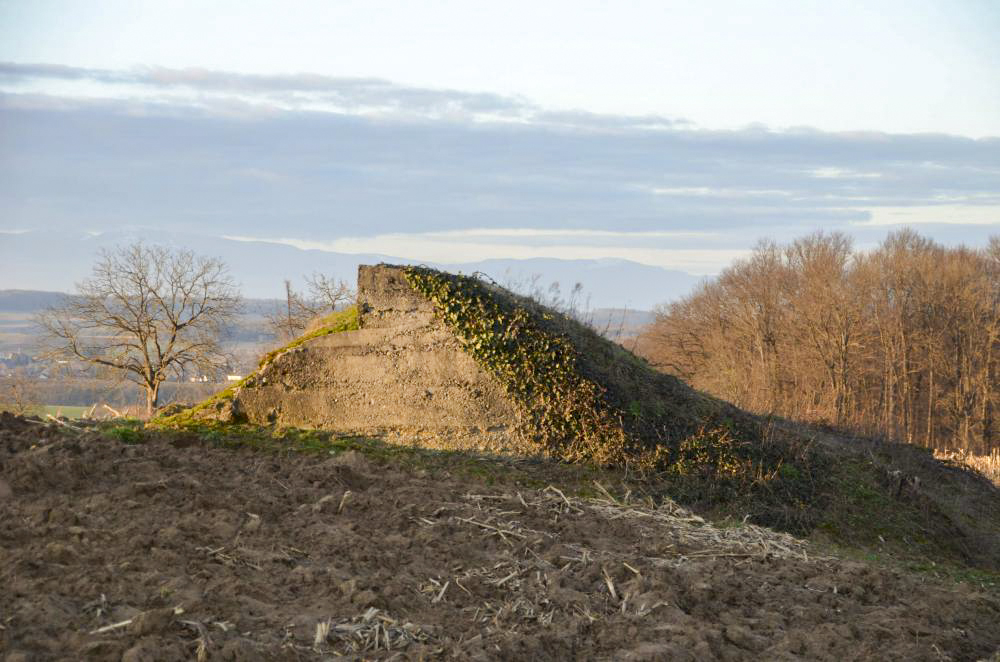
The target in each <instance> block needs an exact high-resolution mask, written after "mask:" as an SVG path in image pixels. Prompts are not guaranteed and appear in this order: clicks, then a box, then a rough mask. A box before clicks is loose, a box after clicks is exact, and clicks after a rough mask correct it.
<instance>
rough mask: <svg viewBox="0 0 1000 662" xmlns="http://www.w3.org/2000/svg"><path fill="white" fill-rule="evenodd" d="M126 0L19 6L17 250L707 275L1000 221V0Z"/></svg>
mask: <svg viewBox="0 0 1000 662" xmlns="http://www.w3.org/2000/svg"><path fill="white" fill-rule="evenodd" d="M97 6H98V5H95V4H94V3H89V2H72V1H68V2H46V1H39V0H35V1H32V2H27V1H26V2H10V1H6V2H0V62H2V63H3V64H0V246H2V242H3V238H2V237H3V234H4V233H12V232H23V231H32V230H54V231H57V232H72V231H79V232H111V231H115V230H116V229H120V228H123V227H132V228H134V227H156V228H159V229H176V230H177V231H179V232H187V233H190V232H196V233H203V234H210V235H213V236H228V237H239V238H257V239H267V240H272V241H280V242H283V243H288V244H290V245H295V246H300V247H308V248H323V249H327V250H335V251H341V252H377V253H383V254H390V255H400V256H402V257H407V258H411V259H426V260H434V261H439V262H457V261H471V260H479V259H486V258H490V257H542V256H546V257H562V258H614V257H617V258H624V259H630V260H634V261H637V262H641V263H644V264H651V265H656V266H664V267H669V268H677V269H682V270H685V271H688V272H691V273H697V274H708V273H713V272H715V271H717V270H718V269H719V268H720V267H721V266H723V265H725V264H726V263H727V262H728V261H729V260H731V259H732V258H733V257H737V256H739V255H742V254H744V253H745V252H746V251H747V249H749V248H750V247H751V246H752V245H753V243H754V242H755V241H756V240H757V239H758V238H760V237H764V236H769V237H773V238H776V239H779V240H782V239H789V238H792V237H795V236H799V235H801V234H804V233H806V232H810V231H812V230H815V229H818V228H823V229H830V230H844V231H846V232H849V233H850V234H852V235H853V236H854V237H856V239H857V241H858V243H859V245H862V246H865V245H870V244H872V243H874V242H876V241H878V240H879V239H881V237H883V236H884V235H885V233H886V231H887V230H890V229H894V228H897V227H901V226H902V225H912V226H913V227H916V228H917V229H918V230H920V231H922V232H924V233H925V234H929V235H931V236H934V237H936V238H938V239H940V240H942V241H946V242H949V243H954V242H959V241H962V242H967V243H972V244H977V243H980V242H982V241H984V240H985V238H986V237H987V236H989V235H990V234H993V233H997V232H1000V65H998V64H997V63H998V62H1000V40H998V39H996V35H997V34H1000V5H998V4H997V3H995V2H989V1H983V2H972V1H963V2H905V3H904V2H893V1H883V2H865V3H852V2H843V3H830V2H828V1H827V2H812V1H811V0H805V1H802V2H794V3H793V2H781V3H778V2H739V3H737V2H730V3H720V2H704V1H703V2H656V3H653V2H649V3H646V2H630V3H607V2H587V1H578V2H573V3H569V2H566V3H563V2H551V3H538V2H535V3H521V2H511V3H495V2H489V3H486V2H475V1H470V0H465V1H463V2H427V3H408V2H377V1H368V2H299V3H276V2H275V3H265V2H247V1H243V2H238V3H237V2H211V3H206V2H169V3H166V2H159V3H147V2H137V1H135V0H133V1H130V2H116V1H110V2H102V3H100V5H99V7H100V9H99V10H97V9H95V8H96V7H97ZM0 286H13V285H10V284H0Z"/></svg>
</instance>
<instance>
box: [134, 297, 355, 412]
mask: <svg viewBox="0 0 1000 662" xmlns="http://www.w3.org/2000/svg"><path fill="white" fill-rule="evenodd" d="M320 324H322V326H320V328H318V329H316V330H315V331H311V332H309V333H306V334H304V335H302V336H299V337H298V338H296V339H295V340H293V341H292V342H290V343H288V344H287V345H285V346H284V347H280V348H278V349H276V350H274V351H271V352H268V353H267V354H265V355H264V356H263V357H262V358H261V360H260V363H259V365H258V368H257V372H259V371H260V370H261V369H263V368H264V366H266V365H267V364H268V363H270V362H271V361H273V360H274V359H275V357H277V356H278V355H279V354H283V353H284V352H287V351H288V350H290V349H294V348H296V347H298V346H300V345H302V344H304V343H306V342H308V341H310V340H312V339H313V338H319V337H321V336H327V335H330V334H331V333H342V332H344V331H356V330H357V329H358V328H360V324H359V317H358V307H357V305H353V306H349V307H347V308H345V309H344V310H339V311H336V312H333V313H330V314H329V315H327V316H326V317H323V318H322V319H321V320H320ZM257 372H254V373H251V374H249V375H247V376H246V377H244V378H243V379H241V380H240V381H238V382H237V383H235V384H233V385H232V386H230V387H228V388H226V389H225V390H223V391H220V392H218V393H216V394H215V395H213V396H212V397H210V398H208V399H207V400H204V401H202V402H200V403H198V404H197V405H195V406H193V407H190V408H188V409H185V410H184V411H181V412H178V413H176V414H173V415H170V416H161V417H157V418H155V419H153V421H151V422H152V423H153V424H154V425H159V426H164V427H171V426H179V425H181V426H182V425H187V424H189V423H192V422H194V421H196V420H197V419H198V418H199V415H200V414H201V413H202V412H205V411H208V410H210V409H214V408H216V407H219V406H220V405H224V404H225V403H226V402H229V401H232V399H233V397H234V396H235V395H236V392H237V391H238V390H239V389H240V388H241V387H243V385H244V384H246V383H247V381H249V380H250V379H251V378H253V377H254V376H255V375H256V374H257Z"/></svg>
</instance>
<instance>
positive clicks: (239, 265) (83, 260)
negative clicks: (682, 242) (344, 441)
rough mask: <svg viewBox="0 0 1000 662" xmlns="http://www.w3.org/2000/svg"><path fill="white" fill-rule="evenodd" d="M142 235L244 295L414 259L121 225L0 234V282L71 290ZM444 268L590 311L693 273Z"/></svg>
mask: <svg viewBox="0 0 1000 662" xmlns="http://www.w3.org/2000/svg"><path fill="white" fill-rule="evenodd" d="M138 240H143V241H146V242H148V243H155V244H160V245H166V246H172V247H183V248H190V249H192V250H194V251H196V252H198V253H200V254H204V255H212V256H216V257H219V258H221V259H222V260H224V261H225V262H226V264H228V265H229V267H230V270H231V272H232V274H233V276H234V277H235V278H236V280H237V281H239V282H240V285H241V287H242V290H243V293H244V295H245V296H247V297H253V298H259V299H269V298H279V297H281V296H283V281H284V280H285V279H286V278H288V279H291V280H292V281H293V282H295V283H296V284H297V286H301V281H302V278H303V276H306V275H309V274H312V273H323V274H326V275H329V276H333V277H335V278H342V279H344V280H346V281H347V282H354V281H355V279H356V278H357V269H358V265H359V264H377V263H379V262H388V263H393V264H414V263H415V262H416V261H414V260H406V259H403V258H398V257H394V256H391V255H379V254H353V253H352V254H346V253H333V252H328V251H320V250H302V249H298V248H294V247H292V246H286V245H282V244H275V243H269V242H257V241H235V240H230V239H223V238H220V237H207V236H200V235H191V234H181V233H171V232H152V231H146V230H130V231H129V230H126V231H122V232H120V233H116V234H111V233H104V234H100V235H92V234H88V233H80V234H79V235H76V236H73V235H67V234H65V233H54V232H47V231H32V232H26V233H23V234H17V235H9V234H8V235H0V287H3V288H18V289H22V290H27V289H33V290H46V291H51V290H61V291H67V292H68V291H72V289H73V286H74V283H75V282H77V281H79V280H80V279H82V278H84V277H86V276H87V274H88V273H90V269H91V266H92V265H93V263H94V259H95V257H96V255H97V253H98V252H99V251H100V250H101V249H106V248H112V247H114V246H116V245H121V244H127V243H131V242H134V241H138ZM428 266H434V267H439V268H440V267H445V268H447V269H448V270H450V271H453V272H455V271H461V272H464V273H473V272H476V271H481V272H484V273H486V274H488V275H489V276H490V277H492V278H493V279H495V280H496V281H497V282H500V283H504V282H513V281H525V280H528V279H530V278H531V277H533V276H535V275H537V276H538V282H539V283H541V284H544V285H545V286H548V285H549V284H551V283H552V282H558V283H559V284H560V286H561V289H562V291H563V292H564V293H567V292H569V291H570V290H571V289H572V288H573V285H574V284H575V283H577V282H579V283H581V285H582V286H583V291H584V297H585V298H587V297H589V301H583V302H581V303H587V304H589V307H590V308H591V309H596V308H623V307H627V308H629V309H637V310H650V309H652V308H653V307H654V306H655V305H656V304H659V303H663V302H666V301H670V300H672V299H676V298H678V297H680V296H683V295H685V294H687V293H688V292H689V291H690V290H691V288H692V287H694V285H695V284H696V283H697V282H698V281H699V280H700V278H699V277H698V276H694V275H692V274H689V273H686V272H683V271H675V270H668V269H662V268H659V267H652V266H648V265H643V264H638V263H636V262H630V261H628V260H557V259H551V258H537V259H530V260H512V259H511V260H485V261H479V262H464V261H463V260H462V256H461V255H456V256H455V261H454V262H452V263H450V264H447V265H441V264H430V265H428Z"/></svg>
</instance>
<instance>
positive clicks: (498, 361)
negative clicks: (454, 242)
mask: <svg viewBox="0 0 1000 662" xmlns="http://www.w3.org/2000/svg"><path fill="white" fill-rule="evenodd" d="M404 273H405V277H406V280H407V282H408V283H409V284H410V286H411V287H412V288H413V289H414V290H415V291H416V292H417V293H419V294H421V295H422V296H424V297H426V298H427V299H428V300H429V301H431V302H432V303H433V304H434V306H435V308H436V310H437V312H438V314H439V315H440V316H441V319H442V320H444V322H445V323H446V324H447V325H448V327H449V328H450V329H451V330H452V331H453V332H454V333H455V335H456V336H457V337H458V339H459V341H460V342H461V343H462V345H463V346H464V348H465V349H466V351H468V352H469V353H470V354H471V355H472V357H473V358H474V359H475V360H476V361H477V362H478V363H479V364H480V365H481V366H483V367H484V368H485V369H486V370H487V371H488V372H489V373H490V374H492V375H493V376H494V377H496V378H497V380H498V381H499V382H500V384H501V385H502V387H503V388H504V390H505V391H506V393H507V394H508V395H509V396H510V397H511V398H512V399H513V400H514V401H515V402H516V403H517V405H518V406H519V409H520V410H521V416H522V420H521V425H520V432H521V434H522V435H523V436H524V437H526V438H527V439H528V440H529V441H532V442H534V443H535V444H537V445H540V446H542V447H543V448H544V449H545V450H546V451H548V452H549V453H550V454H552V455H555V456H556V457H560V458H562V459H565V460H569V461H575V460H590V461H594V462H598V463H601V464H613V463H622V462H624V461H625V460H626V459H627V458H626V435H625V431H624V428H623V426H622V423H621V418H620V416H618V415H616V412H615V411H614V410H613V409H612V408H611V407H609V406H608V404H607V402H606V401H605V400H604V398H603V388H602V387H601V386H600V385H598V384H596V383H595V382H593V381H591V380H589V379H586V378H584V377H583V376H581V374H580V371H579V370H578V369H577V367H578V366H577V364H578V356H577V352H576V349H575V348H574V346H573V343H572V342H571V341H570V340H569V338H567V337H566V336H564V335H559V334H555V333H552V332H550V331H547V330H545V329H543V328H542V327H541V326H540V325H539V324H538V321H537V320H536V319H535V318H534V316H533V314H532V313H531V312H530V311H528V310H527V309H526V308H524V307H521V306H519V305H517V304H516V303H514V302H512V301H510V300H506V299H508V298H501V297H497V296H496V295H495V293H493V292H491V291H489V290H488V289H487V288H486V287H485V286H484V285H483V284H482V283H481V282H480V281H478V280H477V279H475V278H472V277H469V276H459V275H454V274H447V273H443V272H440V271H435V270H433V269H428V268H425V267H408V268H407V269H406V270H405V272H404Z"/></svg>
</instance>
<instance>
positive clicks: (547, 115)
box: [0, 62, 689, 130]
mask: <svg viewBox="0 0 1000 662" xmlns="http://www.w3.org/2000/svg"><path fill="white" fill-rule="evenodd" d="M0 82H3V83H6V84H7V85H8V86H21V87H23V88H27V89H29V90H37V89H46V88H51V87H53V84H56V87H58V84H59V83H62V84H63V89H64V90H70V91H72V90H76V91H78V92H85V93H86V94H87V95H89V96H91V97H97V98H108V97H113V96H117V97H121V96H123V95H127V96H131V97H132V98H137V99H147V100H155V99H159V100H161V101H163V100H169V101H174V102H187V103H189V104H192V105H195V106H199V107H202V108H205V109H211V110H215V111H216V112H222V113H225V114H228V113H230V112H232V109H233V106H234V104H235V105H238V106H240V107H242V108H243V109H244V110H247V111H249V110H251V109H253V110H254V111H256V112H259V113H266V112H269V111H274V110H311V111H318V112H337V113H344V114H352V115H362V116H378V117H394V118H397V119H411V120H412V119H424V120H426V119H451V120H463V121H469V122H480V123H483V122H501V123H503V122H505V123H530V124H543V125H548V126H561V127H571V128H577V129H590V130H621V129H627V128H642V129H646V130H664V129H670V128H676V127H679V126H686V125H688V124H689V123H688V122H687V121H686V120H682V119H676V118H667V117H659V116H648V115H647V116H635V117H631V116H608V115H598V114H594V113H587V112H583V111H549V110H544V109H542V108H541V107H539V106H537V105H535V104H533V103H531V102H529V101H528V100H526V99H524V98H522V97H517V96H503V95H499V94H492V93H483V92H464V91H459V90H449V89H429V88H419V87H412V86H406V85H400V84H397V83H393V82H391V81H387V80H383V79H379V78H341V77H332V76H321V75H317V74H304V73H303V74H285V75H264V74H243V73H233V72H225V71H213V70H209V69H197V68H189V69H168V68H163V67H137V68H134V69H130V70H111V69H93V68H82V67H69V66H65V65H57V64H39V63H15V62H0ZM81 85H82V87H81ZM74 86H75V87H74Z"/></svg>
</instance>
